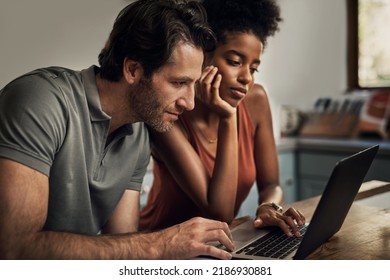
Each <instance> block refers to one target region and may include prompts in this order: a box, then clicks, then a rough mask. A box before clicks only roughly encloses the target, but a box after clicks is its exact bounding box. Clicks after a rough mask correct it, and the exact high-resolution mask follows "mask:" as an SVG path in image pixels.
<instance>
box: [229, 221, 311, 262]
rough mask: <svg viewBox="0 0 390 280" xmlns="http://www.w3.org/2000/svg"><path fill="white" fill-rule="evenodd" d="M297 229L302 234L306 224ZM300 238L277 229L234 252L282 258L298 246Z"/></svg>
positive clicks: (304, 231)
mask: <svg viewBox="0 0 390 280" xmlns="http://www.w3.org/2000/svg"><path fill="white" fill-rule="evenodd" d="M298 229H299V231H300V232H301V234H302V236H304V235H305V233H306V229H307V225H302V226H299V227H298ZM301 240H302V237H301V238H299V237H288V236H287V235H286V234H285V233H284V232H283V231H282V230H277V231H272V232H270V233H269V234H266V235H264V236H262V237H260V238H259V239H256V240H255V241H253V242H252V243H250V244H249V245H247V246H246V247H244V248H242V249H241V250H239V251H238V252H236V253H237V254H244V255H252V256H259V257H270V258H276V259H283V258H285V257H287V256H288V255H289V254H290V253H291V252H292V251H294V250H295V249H297V248H298V246H299V244H300V243H301Z"/></svg>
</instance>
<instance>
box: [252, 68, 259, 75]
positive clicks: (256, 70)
mask: <svg viewBox="0 0 390 280" xmlns="http://www.w3.org/2000/svg"><path fill="white" fill-rule="evenodd" d="M255 72H259V69H257V68H251V73H252V74H254V73H255Z"/></svg>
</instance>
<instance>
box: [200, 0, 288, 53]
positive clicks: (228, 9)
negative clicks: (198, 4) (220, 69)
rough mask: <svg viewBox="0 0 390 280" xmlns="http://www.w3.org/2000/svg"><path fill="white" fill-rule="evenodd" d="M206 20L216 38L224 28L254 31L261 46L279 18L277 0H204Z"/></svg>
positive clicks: (225, 31)
mask: <svg viewBox="0 0 390 280" xmlns="http://www.w3.org/2000/svg"><path fill="white" fill-rule="evenodd" d="M203 5H204V7H205V9H206V11H207V17H208V22H209V24H210V26H211V29H212V30H213V31H214V33H215V34H216V36H217V39H218V41H219V42H224V40H225V36H226V33H227V32H243V33H253V34H254V35H255V36H257V37H258V38H259V39H260V41H261V42H262V43H263V45H264V46H266V44H267V38H268V37H269V36H273V35H274V34H275V32H276V31H279V27H278V24H279V22H281V21H282V18H281V17H280V8H279V6H278V4H277V2H276V0H203Z"/></svg>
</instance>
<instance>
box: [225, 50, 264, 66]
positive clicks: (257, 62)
mask: <svg viewBox="0 0 390 280" xmlns="http://www.w3.org/2000/svg"><path fill="white" fill-rule="evenodd" d="M227 53H231V54H234V55H237V56H239V57H240V58H245V57H246V56H245V55H244V54H243V53H241V52H239V51H236V50H228V51H227ZM252 63H256V64H260V63H261V61H260V59H255V60H254V61H253V62H252Z"/></svg>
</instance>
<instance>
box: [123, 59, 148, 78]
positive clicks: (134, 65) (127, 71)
mask: <svg viewBox="0 0 390 280" xmlns="http://www.w3.org/2000/svg"><path fill="white" fill-rule="evenodd" d="M143 72H144V71H143V67H142V65H141V64H140V63H139V62H138V61H135V60H132V59H130V58H127V57H126V58H125V60H124V62H123V77H124V78H125V80H126V81H127V82H128V83H129V84H134V83H137V82H138V81H139V80H140V79H141V77H142V75H143Z"/></svg>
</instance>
